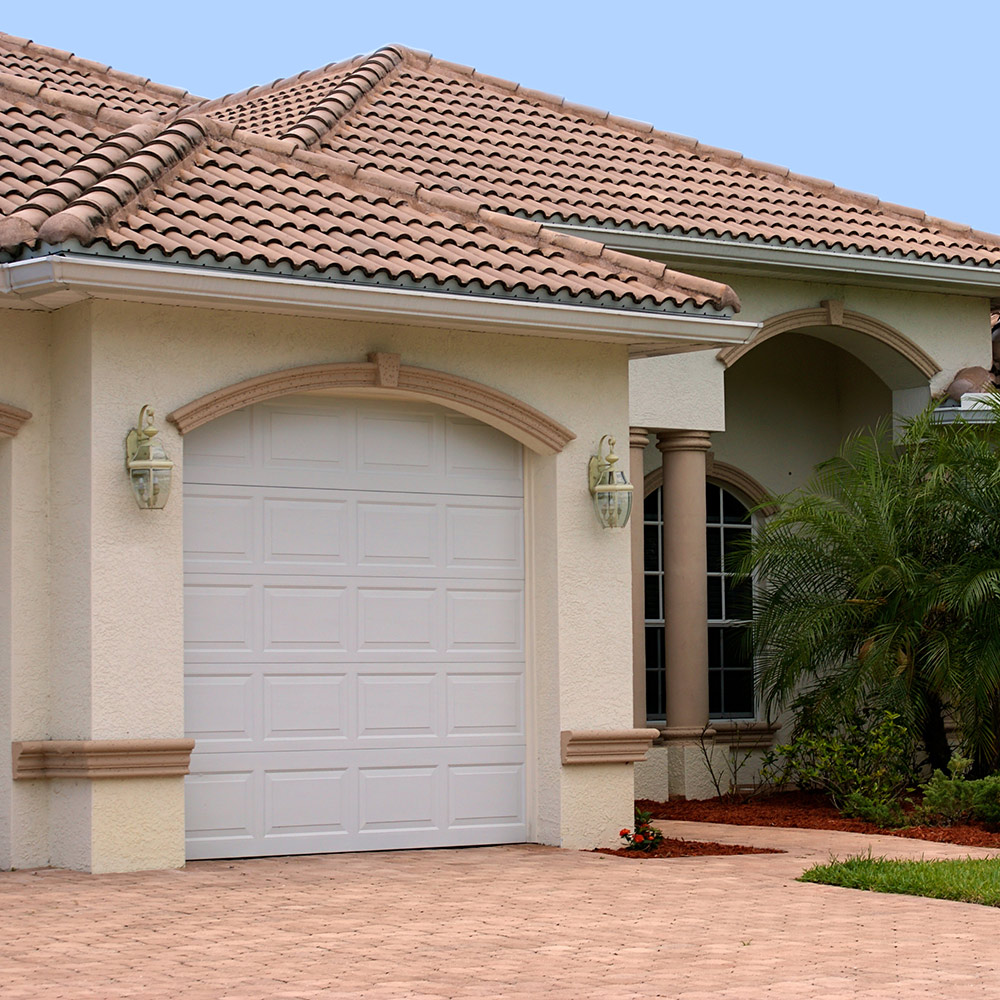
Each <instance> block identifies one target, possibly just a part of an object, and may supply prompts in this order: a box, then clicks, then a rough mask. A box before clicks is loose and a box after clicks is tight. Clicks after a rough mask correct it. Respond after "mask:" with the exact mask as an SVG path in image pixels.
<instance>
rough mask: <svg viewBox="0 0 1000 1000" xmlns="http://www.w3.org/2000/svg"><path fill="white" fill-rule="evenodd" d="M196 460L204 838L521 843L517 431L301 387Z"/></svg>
mask: <svg viewBox="0 0 1000 1000" xmlns="http://www.w3.org/2000/svg"><path fill="white" fill-rule="evenodd" d="M184 480H185V484H184V548H185V576H184V580H185V605H184V618H185V629H184V631H185V647H186V654H185V690H186V701H185V713H186V729H187V734H188V736H191V737H194V739H195V740H196V744H195V750H194V753H193V754H192V757H191V774H190V775H189V776H188V778H187V779H186V780H187V785H186V807H187V845H188V847H187V849H188V857H189V858H221V857H246V856H255V855H264V854H301V853H313V852H319V851H364V850H380V849H389V848H402V847H432V846H449V845H464V844H495V843H511V842H517V841H523V840H525V839H526V831H525V741H524V734H525V724H524V700H525V699H524V539H523V520H524V519H523V509H522V508H523V500H522V498H523V483H522V475H521V447H520V445H519V444H517V442H515V441H513V440H512V439H511V438H508V437H506V436H505V435H503V434H501V433H500V432H499V431H496V430H494V429H493V428H491V427H488V426H486V425H485V424H482V423H480V422H478V421H476V420H473V419H471V418H469V417H465V416H462V415H460V414H455V413H452V412H450V411H447V410H444V409H441V408H439V407H434V406H423V405H411V404H408V403H391V402H387V401H382V400H375V401H367V400H366V401H364V402H361V401H358V400H345V399H331V398H325V397H321V396H300V397H292V398H284V399H282V400H280V401H278V402H274V403H265V404H259V405H257V406H253V407H249V408H247V409H244V410H240V411H238V412H236V413H232V414H229V415H228V416H225V417H222V418H220V419H218V420H216V421H213V422H212V423H210V424H206V425H205V426H204V427H201V428H198V429H197V430H195V431H192V432H191V433H190V434H189V435H188V436H187V437H186V438H185V444H184Z"/></svg>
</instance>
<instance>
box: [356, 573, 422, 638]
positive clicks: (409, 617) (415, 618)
mask: <svg viewBox="0 0 1000 1000" xmlns="http://www.w3.org/2000/svg"><path fill="white" fill-rule="evenodd" d="M440 618H441V593H440V591H439V590H437V589H432V588H429V587H422V588H418V587H412V588H407V589H403V588H395V587H388V586H386V587H361V588H359V590H358V650H359V651H361V650H372V651H382V650H404V649H405V650H427V651H430V650H436V649H439V648H440V647H441V628H440Z"/></svg>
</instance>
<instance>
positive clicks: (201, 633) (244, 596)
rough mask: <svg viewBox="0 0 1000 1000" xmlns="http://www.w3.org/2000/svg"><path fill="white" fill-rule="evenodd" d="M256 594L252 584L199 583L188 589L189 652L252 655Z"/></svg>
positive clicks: (186, 628)
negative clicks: (226, 651)
mask: <svg viewBox="0 0 1000 1000" xmlns="http://www.w3.org/2000/svg"><path fill="white" fill-rule="evenodd" d="M254 598H255V595H254V588H253V586H251V585H249V584H244V585H242V586H240V585H237V584H235V583H230V582H226V583H216V584H212V583H199V584H189V585H188V586H186V587H185V588H184V645H185V647H186V648H187V649H203V650H204V649H214V650H220V651H222V650H231V651H236V650H241V651H247V652H251V651H253V650H254V648H256V647H257V643H256V642H255V638H256V628H255V624H256V623H255V621H254V619H255V615H254V610H255V604H256V602H255V599H254Z"/></svg>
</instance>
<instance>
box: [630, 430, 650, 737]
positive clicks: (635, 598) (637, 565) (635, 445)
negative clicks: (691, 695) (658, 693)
mask: <svg viewBox="0 0 1000 1000" xmlns="http://www.w3.org/2000/svg"><path fill="white" fill-rule="evenodd" d="M648 435H649V432H648V431H647V430H646V428H645V427H630V428H629V438H628V446H629V480H630V481H631V483H632V485H633V487H635V490H634V492H633V494H632V520H631V522H630V523H631V526H632V706H633V713H632V714H633V720H632V724H633V725H634V726H635V727H636V728H638V729H642V728H645V725H646V611H645V601H646V595H645V585H644V581H643V571H644V569H645V565H644V558H643V520H644V518H643V506H644V504H643V489H642V484H643V478H644V476H643V463H642V458H643V452H644V451H645V450H646V446H647V445H648V444H649V436H648Z"/></svg>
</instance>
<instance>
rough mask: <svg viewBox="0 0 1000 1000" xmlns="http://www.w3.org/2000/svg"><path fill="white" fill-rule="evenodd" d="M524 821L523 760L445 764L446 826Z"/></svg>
mask: <svg viewBox="0 0 1000 1000" xmlns="http://www.w3.org/2000/svg"><path fill="white" fill-rule="evenodd" d="M523 823H524V765H523V764H457V765H452V766H451V767H449V768H448V824H449V826H489V827H497V826H500V825H505V824H509V825H511V826H515V825H520V824H523Z"/></svg>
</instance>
